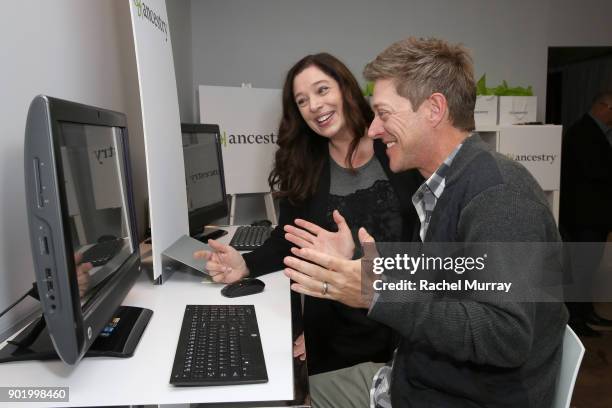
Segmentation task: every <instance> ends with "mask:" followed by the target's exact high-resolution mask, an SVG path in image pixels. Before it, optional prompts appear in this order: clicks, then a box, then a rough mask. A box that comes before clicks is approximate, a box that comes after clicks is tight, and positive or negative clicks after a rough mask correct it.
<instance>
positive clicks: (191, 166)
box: [181, 123, 227, 236]
mask: <svg viewBox="0 0 612 408" xmlns="http://www.w3.org/2000/svg"><path fill="white" fill-rule="evenodd" d="M181 131H182V139H183V158H184V162H185V183H186V186H187V208H188V211H189V233H190V235H192V236H197V235H198V234H201V233H202V232H203V231H204V227H205V226H206V225H209V224H211V223H212V222H214V221H215V220H218V219H219V218H222V217H226V216H227V200H226V195H225V179H224V175H223V158H222V155H221V141H220V135H219V126H217V125H208V124H186V123H183V124H182V125H181Z"/></svg>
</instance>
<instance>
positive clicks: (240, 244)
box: [230, 225, 272, 251]
mask: <svg viewBox="0 0 612 408" xmlns="http://www.w3.org/2000/svg"><path fill="white" fill-rule="evenodd" d="M270 232H272V227H266V226H262V225H242V226H240V227H238V228H237V229H236V232H235V233H234V236H233V237H232V240H231V241H230V246H233V247H234V248H236V249H237V250H239V251H252V250H253V249H255V248H257V247H260V246H262V245H263V243H264V242H265V241H266V239H268V237H269V236H270Z"/></svg>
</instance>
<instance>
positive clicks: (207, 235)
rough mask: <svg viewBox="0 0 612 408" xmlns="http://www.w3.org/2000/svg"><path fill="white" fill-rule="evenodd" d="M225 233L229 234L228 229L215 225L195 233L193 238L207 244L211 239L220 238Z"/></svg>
mask: <svg viewBox="0 0 612 408" xmlns="http://www.w3.org/2000/svg"><path fill="white" fill-rule="evenodd" d="M224 235H227V231H226V230H223V229H220V228H214V227H204V232H202V233H200V234H197V235H194V236H193V238H194V239H197V240H198V241H200V242H203V243H205V244H206V243H208V240H209V239H219V238H221V237H222V236H224Z"/></svg>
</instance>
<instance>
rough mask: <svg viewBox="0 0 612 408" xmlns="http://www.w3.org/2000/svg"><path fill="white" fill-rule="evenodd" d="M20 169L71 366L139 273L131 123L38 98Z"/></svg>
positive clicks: (54, 325) (50, 306) (39, 265)
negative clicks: (132, 190)
mask: <svg viewBox="0 0 612 408" xmlns="http://www.w3.org/2000/svg"><path fill="white" fill-rule="evenodd" d="M24 160H25V182H26V191H27V207H28V219H29V227H30V238H31V246H32V255H33V259H34V268H35V276H36V284H37V287H38V292H39V297H40V301H41V304H42V309H43V315H44V321H45V322H46V327H47V330H48V333H49V336H50V338H51V340H52V342H53V346H54V348H55V351H56V352H57V354H58V355H59V357H60V358H61V359H62V360H63V361H64V362H66V363H68V364H75V363H76V362H78V361H79V360H80V359H81V358H82V357H83V355H84V354H85V352H86V351H87V350H88V349H89V348H90V346H91V345H92V343H94V341H95V340H96V338H97V336H98V334H99V333H100V332H101V331H102V330H103V329H104V328H105V326H106V325H107V323H108V322H109V320H110V319H111V317H113V314H114V313H115V312H116V310H117V308H118V306H119V305H120V303H121V301H122V300H123V299H124V297H125V296H126V294H127V292H128V291H129V289H130V288H131V286H132V285H133V283H134V282H135V280H136V278H137V276H138V273H139V270H140V255H139V252H138V241H137V237H136V225H135V217H134V202H133V198H132V194H131V177H130V165H129V153H128V140H127V120H126V117H125V115H123V114H121V113H118V112H113V111H109V110H104V109H99V108H95V107H92V106H87V105H82V104H77V103H74V102H68V101H64V100H60V99H56V98H51V97H47V96H38V97H36V98H35V99H34V100H33V101H32V103H31V105H30V110H29V112H28V119H27V124H26V134H25V144H24Z"/></svg>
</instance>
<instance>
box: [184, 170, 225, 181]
mask: <svg viewBox="0 0 612 408" xmlns="http://www.w3.org/2000/svg"><path fill="white" fill-rule="evenodd" d="M218 175H219V170H217V169H214V170H209V171H201V172H199V173H195V174H192V175H191V176H189V178H190V179H191V182H192V183H196V182H198V181H200V180H204V179H206V178H208V177H212V176H218Z"/></svg>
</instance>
